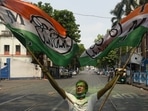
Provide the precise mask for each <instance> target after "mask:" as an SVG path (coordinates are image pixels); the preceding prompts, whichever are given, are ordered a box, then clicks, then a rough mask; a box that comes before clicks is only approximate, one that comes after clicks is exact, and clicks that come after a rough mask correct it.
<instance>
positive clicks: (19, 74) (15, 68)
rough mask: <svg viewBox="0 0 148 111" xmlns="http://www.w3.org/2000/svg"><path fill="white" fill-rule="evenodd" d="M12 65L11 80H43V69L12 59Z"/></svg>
mask: <svg viewBox="0 0 148 111" xmlns="http://www.w3.org/2000/svg"><path fill="white" fill-rule="evenodd" d="M10 64H11V65H10V78H34V77H37V78H41V68H40V67H38V70H36V69H35V65H34V64H32V63H28V62H23V61H20V60H17V59H11V61H10Z"/></svg>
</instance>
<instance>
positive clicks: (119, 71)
mask: <svg viewBox="0 0 148 111" xmlns="http://www.w3.org/2000/svg"><path fill="white" fill-rule="evenodd" d="M115 71H116V75H120V76H122V75H123V74H124V73H125V72H126V69H123V68H116V70H115Z"/></svg>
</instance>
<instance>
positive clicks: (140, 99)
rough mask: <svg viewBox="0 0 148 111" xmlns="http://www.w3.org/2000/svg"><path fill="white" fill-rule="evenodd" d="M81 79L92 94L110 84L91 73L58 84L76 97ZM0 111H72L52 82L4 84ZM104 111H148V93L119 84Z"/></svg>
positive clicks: (0, 88)
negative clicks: (78, 81) (76, 89)
mask: <svg viewBox="0 0 148 111" xmlns="http://www.w3.org/2000/svg"><path fill="white" fill-rule="evenodd" d="M78 79H84V80H86V81H87V82H88V84H89V91H88V94H90V93H94V92H97V91H98V90H99V89H101V88H102V87H104V85H105V84H106V83H107V77H106V76H104V75H97V74H95V73H94V72H93V71H88V70H86V71H82V72H80V74H79V75H76V76H73V77H72V78H68V79H67V78H63V79H56V81H57V83H58V84H59V86H60V87H62V88H63V89H65V90H66V91H67V92H71V93H75V87H74V86H75V83H76V81H77V80H78ZM105 98H106V95H104V96H103V97H102V98H101V99H100V101H99V102H98V103H96V109H95V111H98V109H99V107H100V105H101V104H102V102H103V101H104V100H105ZM0 111H68V105H67V103H66V102H65V101H64V100H63V99H62V98H61V97H60V96H59V94H58V93H57V92H56V91H55V90H54V89H53V88H52V86H51V85H50V83H49V82H48V80H44V79H24V80H20V79H19V80H2V81H1V82H0ZM102 111H148V91H146V90H143V89H140V88H137V87H134V86H131V85H127V84H116V86H115V88H114V89H113V91H112V93H111V94H110V96H109V98H108V99H107V102H106V103H105V105H104V106H103V108H102Z"/></svg>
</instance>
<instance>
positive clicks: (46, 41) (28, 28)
mask: <svg viewBox="0 0 148 111" xmlns="http://www.w3.org/2000/svg"><path fill="white" fill-rule="evenodd" d="M0 17H1V19H2V20H3V21H4V25H5V26H6V27H7V28H8V29H9V30H10V31H11V32H12V33H13V34H14V36H15V37H16V38H17V39H18V40H19V41H20V42H21V43H22V44H23V45H24V46H25V47H28V48H29V49H30V50H31V51H32V52H34V53H36V52H37V53H38V52H39V53H44V54H46V55H47V57H48V58H50V60H51V61H52V62H53V63H54V64H56V65H59V66H67V65H68V64H69V63H70V62H71V59H72V58H73V56H74V55H75V53H76V52H77V51H78V45H77V44H76V43H75V41H73V40H72V39H71V38H70V37H67V36H66V31H65V29H64V28H63V27H62V26H61V25H60V24H59V23H58V22H57V21H55V20H54V19H53V18H51V17H50V16H49V15H48V14H46V13H45V12H43V11H42V10H41V9H39V8H38V7H37V6H35V5H33V4H31V3H28V2H24V1H20V0H4V1H1V5H0Z"/></svg>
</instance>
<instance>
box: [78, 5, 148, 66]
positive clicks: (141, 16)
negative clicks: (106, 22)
mask: <svg viewBox="0 0 148 111" xmlns="http://www.w3.org/2000/svg"><path fill="white" fill-rule="evenodd" d="M147 30H148V4H146V5H144V6H141V7H139V8H137V9H135V10H134V11H133V12H131V13H130V14H129V15H128V16H127V17H125V18H123V19H122V20H121V21H120V22H119V23H118V24H117V25H116V26H115V27H113V28H112V29H111V30H110V31H109V32H108V33H107V34H106V35H105V36H104V38H102V39H101V40H100V41H98V42H97V43H95V44H94V45H92V46H91V47H90V48H89V49H87V50H86V51H85V52H84V53H83V54H82V55H81V57H80V58H79V61H80V64H81V66H86V65H93V66H95V65H96V64H97V60H98V59H101V58H102V57H104V56H106V55H107V54H108V53H109V52H110V51H111V50H113V49H115V48H119V47H122V46H131V47H136V46H138V45H139V43H140V42H141V40H142V38H143V36H144V34H145V33H146V32H147Z"/></svg>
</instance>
